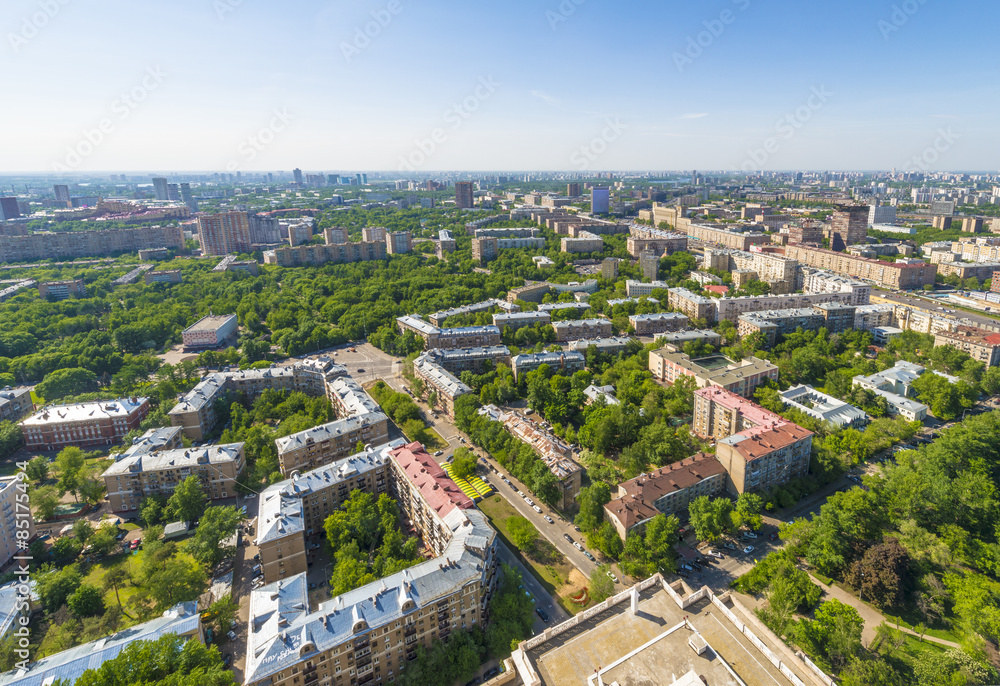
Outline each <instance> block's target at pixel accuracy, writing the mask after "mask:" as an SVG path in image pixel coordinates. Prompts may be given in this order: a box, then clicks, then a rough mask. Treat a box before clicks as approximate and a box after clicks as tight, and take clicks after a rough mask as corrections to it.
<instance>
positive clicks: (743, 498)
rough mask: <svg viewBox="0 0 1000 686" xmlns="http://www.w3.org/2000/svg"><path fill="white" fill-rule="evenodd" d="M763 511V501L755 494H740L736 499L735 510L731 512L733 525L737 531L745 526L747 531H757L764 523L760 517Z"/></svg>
mask: <svg viewBox="0 0 1000 686" xmlns="http://www.w3.org/2000/svg"><path fill="white" fill-rule="evenodd" d="M763 509H764V499H763V498H761V497H760V496H759V495H757V494H756V493H750V492H744V493H740V495H739V497H738V498H737V499H736V509H735V510H734V512H733V525H734V526H735V527H736V528H737V529H738V528H739V527H741V526H746V527H747V528H748V529H752V530H753V531H757V530H759V529H760V527H761V525H762V524H763V523H764V521H763V519H762V518H761V516H760V513H761V511H762V510H763Z"/></svg>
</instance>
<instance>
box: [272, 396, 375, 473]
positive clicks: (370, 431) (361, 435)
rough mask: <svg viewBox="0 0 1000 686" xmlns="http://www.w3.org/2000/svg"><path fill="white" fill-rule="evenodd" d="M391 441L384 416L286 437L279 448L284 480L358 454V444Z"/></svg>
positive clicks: (340, 421)
mask: <svg viewBox="0 0 1000 686" xmlns="http://www.w3.org/2000/svg"><path fill="white" fill-rule="evenodd" d="M388 439H389V418H388V417H386V416H385V414H383V413H382V412H363V413H360V414H352V415H349V416H346V417H344V418H342V419H336V420H334V421H332V422H328V423H326V424H321V425H320V426H315V427H313V428H311V429H306V430H305V431H299V432H298V433H294V434H291V435H289V436H284V437H282V438H279V439H277V440H276V441H275V442H274V443H275V445H276V446H277V447H278V468H279V469H280V471H281V474H282V475H283V476H289V475H290V474H292V472H296V471H303V470H310V469H315V468H316V467H321V466H323V465H325V464H329V463H331V462H335V461H336V460H339V459H342V458H344V457H347V456H348V455H351V454H352V453H354V452H355V449H356V447H357V446H358V444H361V445H379V444H381V443H384V442H385V441H387V440H388Z"/></svg>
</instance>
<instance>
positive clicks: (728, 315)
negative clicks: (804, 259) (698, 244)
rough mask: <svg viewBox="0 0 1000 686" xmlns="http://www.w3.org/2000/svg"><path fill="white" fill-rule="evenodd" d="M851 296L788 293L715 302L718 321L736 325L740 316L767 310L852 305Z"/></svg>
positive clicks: (848, 294)
mask: <svg viewBox="0 0 1000 686" xmlns="http://www.w3.org/2000/svg"><path fill="white" fill-rule="evenodd" d="M853 299H854V296H853V294H851V293H846V292H840V293H789V294H786V295H748V296H744V297H741V298H719V299H717V300H715V304H716V307H717V308H718V313H719V315H718V320H719V321H722V320H723V319H728V320H729V321H731V322H733V323H734V324H736V323H737V322H738V321H739V317H740V315H742V314H747V313H751V312H765V311H768V310H791V309H801V308H809V309H811V308H813V307H815V306H817V305H821V304H823V303H841V304H844V305H850V304H852V303H851V301H852V300H853Z"/></svg>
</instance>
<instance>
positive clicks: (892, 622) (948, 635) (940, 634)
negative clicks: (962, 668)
mask: <svg viewBox="0 0 1000 686" xmlns="http://www.w3.org/2000/svg"><path fill="white" fill-rule="evenodd" d="M897 622H898V623H899V626H902V627H906V628H907V629H912V630H913V631H916V632H917V633H920V630H919V629H918V628H917V627H915V626H914V625H912V624H910V623H909V622H907V621H906V620H905V619H902V618H900V617H893V616H892V615H885V623H886V624H888V625H889V626H892V627H893V628H895V626H896V624H897ZM924 634H925V635H926V636H933V637H934V638H940V639H943V640H945V641H953V642H955V643H961V641H962V637H961V636H959V635H958V634H956V633H955V632H953V631H949V630H948V629H925V630H924Z"/></svg>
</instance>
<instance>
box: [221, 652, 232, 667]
mask: <svg viewBox="0 0 1000 686" xmlns="http://www.w3.org/2000/svg"><path fill="white" fill-rule="evenodd" d="M232 664H233V655H232V653H226V654H225V655H224V656H223V657H222V666H223V667H225V668H226V669H229V668H230V667H231V666H232Z"/></svg>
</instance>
